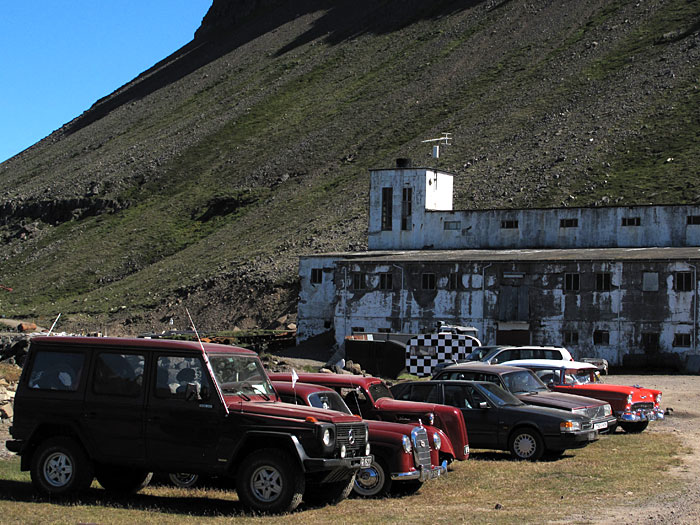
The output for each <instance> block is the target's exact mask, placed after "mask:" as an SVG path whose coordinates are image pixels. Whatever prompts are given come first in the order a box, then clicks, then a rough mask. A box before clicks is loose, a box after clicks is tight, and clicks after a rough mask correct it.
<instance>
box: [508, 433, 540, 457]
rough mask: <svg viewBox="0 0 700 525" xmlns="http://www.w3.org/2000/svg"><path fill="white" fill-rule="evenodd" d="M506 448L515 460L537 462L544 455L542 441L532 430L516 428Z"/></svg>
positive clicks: (538, 434)
mask: <svg viewBox="0 0 700 525" xmlns="http://www.w3.org/2000/svg"><path fill="white" fill-rule="evenodd" d="M508 448H509V449H510V453H511V454H513V456H515V458H516V459H520V460H523V459H526V460H528V461H537V460H538V459H540V458H541V457H542V454H543V453H544V441H543V440H542V436H541V435H540V433H539V432H538V431H537V430H535V429H534V428H528V427H523V428H516V429H515V430H514V431H513V433H512V434H511V436H510V440H508Z"/></svg>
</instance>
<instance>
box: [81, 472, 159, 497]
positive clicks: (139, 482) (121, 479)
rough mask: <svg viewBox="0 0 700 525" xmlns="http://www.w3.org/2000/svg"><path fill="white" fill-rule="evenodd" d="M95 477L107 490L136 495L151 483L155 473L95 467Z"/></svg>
mask: <svg viewBox="0 0 700 525" xmlns="http://www.w3.org/2000/svg"><path fill="white" fill-rule="evenodd" d="M95 477H96V478H97V481H98V482H99V484H100V485H102V487H103V488H104V489H105V490H108V491H110V492H117V493H120V494H134V493H136V492H138V491H139V490H141V489H142V488H144V487H145V486H146V485H148V484H149V483H150V482H151V478H152V477H153V473H151V472H145V471H143V470H139V469H133V468H125V467H117V466H113V465H98V466H97V467H95Z"/></svg>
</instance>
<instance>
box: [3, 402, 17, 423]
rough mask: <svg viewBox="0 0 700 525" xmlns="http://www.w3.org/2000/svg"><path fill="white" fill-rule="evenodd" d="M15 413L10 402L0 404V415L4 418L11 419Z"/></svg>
mask: <svg viewBox="0 0 700 525" xmlns="http://www.w3.org/2000/svg"><path fill="white" fill-rule="evenodd" d="M14 415H15V411H14V409H13V408H12V403H7V404H5V405H0V416H1V417H2V418H4V419H12V417H13V416H14Z"/></svg>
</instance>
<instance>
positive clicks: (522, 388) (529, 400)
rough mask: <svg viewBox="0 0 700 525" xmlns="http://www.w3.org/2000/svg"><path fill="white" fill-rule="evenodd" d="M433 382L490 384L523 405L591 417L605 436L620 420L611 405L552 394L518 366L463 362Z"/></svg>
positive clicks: (446, 369)
mask: <svg viewBox="0 0 700 525" xmlns="http://www.w3.org/2000/svg"><path fill="white" fill-rule="evenodd" d="M433 379H440V380H448V379H449V380H468V381H490V382H491V383H496V384H497V385H498V386H500V387H501V388H503V389H504V390H508V392H510V393H511V394H513V395H514V396H515V397H517V398H518V399H520V401H522V402H523V403H526V404H528V405H537V406H541V407H550V408H560V409H562V410H568V411H569V412H573V413H574V414H580V415H583V416H587V417H589V418H591V421H592V422H593V428H594V429H595V430H597V431H599V432H601V433H603V432H614V431H615V428H616V427H617V418H616V417H615V415H614V414H613V411H612V407H611V406H610V403H606V402H605V401H601V400H599V399H594V398H592V397H584V396H578V395H573V394H565V393H563V392H552V391H550V390H549V388H547V385H545V384H544V383H543V382H542V381H541V380H540V378H539V377H537V375H536V374H535V373H534V372H533V371H532V370H528V369H525V368H519V367H517V366H505V365H489V364H486V363H474V362H472V363H463V364H457V365H451V366H449V367H447V368H444V369H442V370H440V371H439V372H437V373H436V374H435V375H434V376H433Z"/></svg>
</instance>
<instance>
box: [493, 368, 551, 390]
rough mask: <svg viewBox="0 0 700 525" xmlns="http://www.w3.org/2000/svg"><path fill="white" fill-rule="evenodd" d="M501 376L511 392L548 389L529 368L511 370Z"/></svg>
mask: <svg viewBox="0 0 700 525" xmlns="http://www.w3.org/2000/svg"><path fill="white" fill-rule="evenodd" d="M502 377H503V382H504V383H505V385H506V387H507V389H508V391H509V392H511V393H513V394H529V393H535V392H548V391H549V389H548V388H547V386H546V385H545V384H544V383H543V382H542V381H540V379H539V378H538V377H537V376H536V375H535V374H534V373H533V372H532V371H530V370H521V371H519V372H512V373H510V374H504V375H503V376H502Z"/></svg>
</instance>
